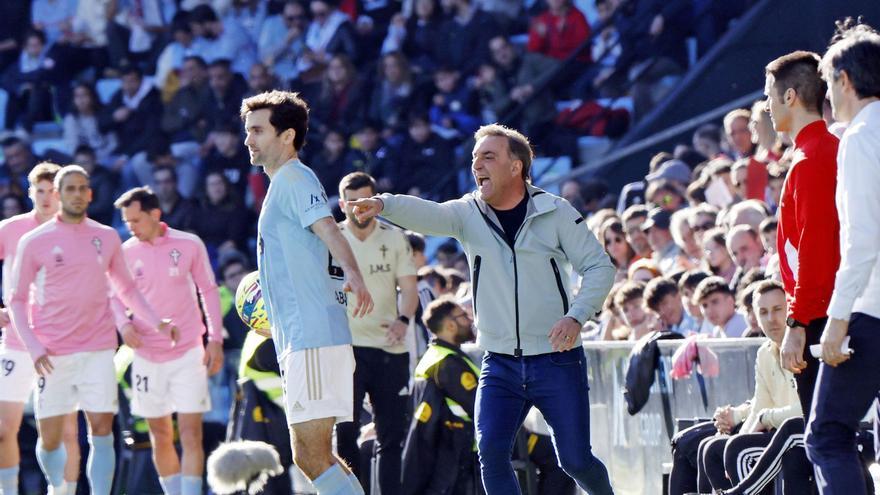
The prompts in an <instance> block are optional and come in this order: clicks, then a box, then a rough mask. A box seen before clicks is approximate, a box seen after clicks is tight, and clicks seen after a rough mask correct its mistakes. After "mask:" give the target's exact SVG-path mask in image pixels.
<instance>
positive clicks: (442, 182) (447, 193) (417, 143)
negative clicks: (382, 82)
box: [394, 114, 457, 201]
mask: <svg viewBox="0 0 880 495" xmlns="http://www.w3.org/2000/svg"><path fill="white" fill-rule="evenodd" d="M454 160H455V159H454V151H453V149H452V145H451V144H450V143H449V142H448V141H446V140H445V139H443V138H441V137H440V136H438V135H437V134H435V133H434V132H433V131H431V126H430V123H429V121H428V117H427V116H426V115H422V114H415V115H413V116H411V117H410V118H409V134H408V136H407V138H406V140H404V142H403V145H402V146H401V149H400V171H399V173H398V176H397V177H396V178H395V179H394V182H395V183H396V189H397V190H399V191H402V192H405V193H407V194H412V195H414V196H421V197H423V198H425V199H431V200H436V201H445V200H447V199H450V198H452V197H453V196H455V194H456V193H457V190H456V184H455V180H454V179H455V168H454V166H453V164H454V163H455V161H454Z"/></svg>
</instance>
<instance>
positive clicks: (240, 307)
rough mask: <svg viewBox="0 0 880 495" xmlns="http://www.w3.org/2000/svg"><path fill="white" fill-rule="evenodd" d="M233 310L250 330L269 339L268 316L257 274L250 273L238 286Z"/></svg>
mask: <svg viewBox="0 0 880 495" xmlns="http://www.w3.org/2000/svg"><path fill="white" fill-rule="evenodd" d="M235 309H236V311H238V316H239V317H240V318H241V320H242V321H243V322H244V324H245V325H247V326H248V327H250V328H251V330H253V331H255V332H257V333H258V334H260V335H262V336H264V337H271V336H272V335H271V333H270V330H269V329H270V327H269V316H268V315H267V314H266V305H265V303H264V302H263V291H262V289H261V288H260V274H259V272H256V271H254V272H251V273H249V274H247V275H245V277H244V278H243V279H241V283H239V284H238V289H236V291H235Z"/></svg>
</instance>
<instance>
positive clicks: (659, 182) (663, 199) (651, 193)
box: [645, 164, 687, 213]
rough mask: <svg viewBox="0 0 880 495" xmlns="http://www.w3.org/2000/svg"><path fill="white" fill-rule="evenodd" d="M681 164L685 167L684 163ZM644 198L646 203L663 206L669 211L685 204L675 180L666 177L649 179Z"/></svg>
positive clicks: (673, 210)
mask: <svg viewBox="0 0 880 495" xmlns="http://www.w3.org/2000/svg"><path fill="white" fill-rule="evenodd" d="M682 166H684V167H685V168H687V166H686V165H684V164H682ZM652 175H653V174H652ZM649 177H650V176H649ZM645 199H646V200H647V201H648V204H651V205H654V206H656V207H659V208H663V209H664V210H666V211H668V212H669V213H673V212H675V211H677V210H679V209H680V208H682V207H684V206H686V204H685V198H684V195H683V194H682V193H681V189H680V188H679V187H678V186H677V185H676V183H675V182H673V181H671V180H667V179H654V180H649V181H648V188H647V189H646V190H645Z"/></svg>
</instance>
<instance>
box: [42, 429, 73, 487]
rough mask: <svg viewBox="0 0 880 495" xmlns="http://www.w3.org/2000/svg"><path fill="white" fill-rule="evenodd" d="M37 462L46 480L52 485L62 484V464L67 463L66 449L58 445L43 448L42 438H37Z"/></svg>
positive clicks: (61, 485) (60, 485)
mask: <svg viewBox="0 0 880 495" xmlns="http://www.w3.org/2000/svg"><path fill="white" fill-rule="evenodd" d="M37 462H39V464H40V468H41V469H42V470H43V474H44V475H45V476H46V481H48V482H49V484H50V485H52V486H54V487H59V488H60V487H63V486H64V465H65V464H66V463H67V449H65V448H64V445H60V446H59V447H58V448H57V449H55V450H52V451H49V450H46V449H44V448H43V440H42V439H39V440H37Z"/></svg>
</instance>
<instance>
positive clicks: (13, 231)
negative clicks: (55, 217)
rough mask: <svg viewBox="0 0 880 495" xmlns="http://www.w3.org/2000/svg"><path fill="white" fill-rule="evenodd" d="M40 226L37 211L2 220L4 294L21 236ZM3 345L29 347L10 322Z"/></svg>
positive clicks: (0, 248)
mask: <svg viewBox="0 0 880 495" xmlns="http://www.w3.org/2000/svg"><path fill="white" fill-rule="evenodd" d="M39 226H40V220H39V219H38V218H37V212H36V211H30V212H28V213H22V214H21V215H16V216H14V217H12V218H7V219H6V220H3V222H0V258H2V259H3V295H4V297H5V296H6V295H7V294H9V290H10V289H11V287H10V286H11V285H12V265H13V263H15V252H16V250H17V249H18V241H20V240H21V238H22V237H23V236H24V235H25V234H27V233H28V232H30V231H31V230H34V229H35V228H37V227H39ZM3 345H5V346H6V348H7V349H14V350H16V351H25V350H27V348H26V347H25V346H24V342H22V341H21V339H20V338H19V337H18V332H16V331H15V329H14V326H13V325H12V323H11V322H10V324H9V326H8V327H6V328H4V329H3Z"/></svg>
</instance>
